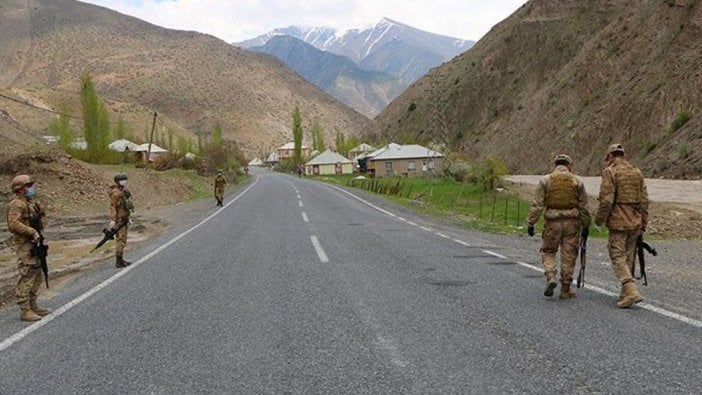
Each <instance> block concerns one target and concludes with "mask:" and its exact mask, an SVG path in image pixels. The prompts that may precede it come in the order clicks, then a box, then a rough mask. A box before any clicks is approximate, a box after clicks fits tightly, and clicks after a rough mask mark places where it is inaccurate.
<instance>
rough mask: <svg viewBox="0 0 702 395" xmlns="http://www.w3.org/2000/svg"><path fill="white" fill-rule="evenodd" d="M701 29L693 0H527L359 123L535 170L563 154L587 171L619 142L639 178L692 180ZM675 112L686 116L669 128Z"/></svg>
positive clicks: (701, 126) (697, 164) (700, 97)
mask: <svg viewBox="0 0 702 395" xmlns="http://www.w3.org/2000/svg"><path fill="white" fill-rule="evenodd" d="M700 36H702V3H701V2H699V1H697V0H665V1H662V0H618V1H611V0H592V1H580V0H564V1H551V0H531V1H529V2H528V3H526V4H525V5H524V6H522V7H521V8H520V9H519V10H517V11H516V12H515V13H514V14H513V15H511V16H510V17H509V18H507V19H506V20H505V21H503V22H502V23H500V24H498V25H497V26H495V27H494V28H493V29H492V30H491V31H490V32H489V33H488V34H487V35H486V36H485V37H484V38H483V39H482V40H480V42H478V43H477V44H476V45H475V46H474V47H473V48H472V49H470V50H469V51H467V52H466V53H464V54H463V55H461V56H459V57H457V58H455V59H454V60H452V61H450V62H448V63H445V64H444V65H442V66H440V67H438V68H436V69H434V70H432V71H431V72H430V73H429V74H428V75H427V76H425V77H424V78H422V79H421V80H419V81H418V82H416V83H415V84H414V85H413V86H412V87H410V88H409V89H408V90H407V91H406V92H405V93H403V94H402V95H401V96H400V97H399V98H398V99H396V100H395V101H394V102H393V103H391V105H390V106H389V107H388V108H387V109H386V110H385V111H384V112H383V113H381V114H380V115H379V116H378V117H377V118H376V119H375V121H374V123H373V124H372V126H371V127H370V128H369V129H368V130H367V132H368V133H369V134H371V135H375V136H384V137H386V139H388V140H393V139H399V140H402V139H419V140H422V141H425V142H426V141H434V142H446V143H448V144H449V145H450V146H453V147H456V148H457V149H460V150H462V151H465V152H466V153H468V154H469V155H470V156H473V157H477V158H484V157H486V156H488V155H498V156H499V157H500V158H502V159H503V160H504V161H505V162H506V163H507V164H508V166H509V167H510V172H512V173H514V174H539V173H543V172H545V171H547V170H548V168H549V167H550V165H551V163H550V161H551V158H553V157H555V155H556V154H557V153H560V152H567V153H569V154H571V155H572V156H573V157H574V160H575V162H576V163H577V164H578V166H579V168H580V169H581V171H582V172H584V173H585V174H589V175H596V174H599V172H600V171H601V166H602V159H603V156H604V155H603V152H604V150H605V149H606V147H607V146H608V145H609V144H610V143H612V142H622V143H623V144H624V145H625V147H627V149H628V152H629V154H630V156H631V157H632V159H633V161H634V162H635V163H637V164H638V165H640V166H641V167H642V168H643V170H644V171H645V172H646V174H647V176H653V177H659V176H666V177H677V178H698V177H700V176H702V132H701V130H702V116H700V114H699V108H700V103H702V91H700V89H699V87H700V86H702V75H701V74H700V66H702V41H700V40H699V37H700ZM676 118H678V119H683V118H689V121H688V122H687V123H686V124H684V126H682V127H680V128H678V129H676V128H675V127H673V123H674V120H676ZM443 124H445V125H446V127H445V128H443V127H442V125H443Z"/></svg>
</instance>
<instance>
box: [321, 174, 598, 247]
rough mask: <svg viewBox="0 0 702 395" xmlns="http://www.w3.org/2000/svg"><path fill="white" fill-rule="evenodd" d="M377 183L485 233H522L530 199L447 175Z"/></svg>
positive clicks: (335, 179) (340, 180) (333, 179)
mask: <svg viewBox="0 0 702 395" xmlns="http://www.w3.org/2000/svg"><path fill="white" fill-rule="evenodd" d="M352 178H353V176H351V175H343V176H325V177H320V178H318V180H320V181H324V182H329V183H334V184H338V185H344V186H348V185H349V181H350V180H351V179H352ZM379 181H380V183H384V184H388V185H392V186H394V185H396V184H397V183H398V181H400V183H401V185H402V190H401V192H400V193H399V194H398V195H389V196H387V199H388V200H390V201H392V202H395V203H397V204H400V205H403V206H406V207H411V208H413V209H414V210H416V211H417V212H419V213H423V214H428V215H432V216H436V217H440V218H446V219H451V220H455V221H458V222H459V223H460V224H461V226H463V227H465V228H468V229H476V230H480V231H484V232H489V233H499V234H525V235H526V224H527V216H528V215H529V210H530V208H531V202H530V201H527V200H524V199H521V198H520V197H519V196H517V195H515V194H512V193H510V192H509V191H507V190H503V191H496V190H495V191H484V190H482V188H481V187H480V186H478V185H476V184H469V183H461V182H457V181H454V180H452V179H447V178H435V179H431V178H424V177H417V178H383V179H379ZM542 230H543V215H542V217H541V219H540V221H539V222H538V223H537V224H536V237H539V235H540V234H541V231H542ZM606 235H607V231H606V228H605V227H601V230H600V231H599V232H597V231H596V230H595V229H594V226H590V237H592V238H603V237H606Z"/></svg>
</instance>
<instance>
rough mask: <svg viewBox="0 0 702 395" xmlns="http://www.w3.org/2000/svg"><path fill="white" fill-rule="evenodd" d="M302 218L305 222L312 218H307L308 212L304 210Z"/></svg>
mask: <svg viewBox="0 0 702 395" xmlns="http://www.w3.org/2000/svg"><path fill="white" fill-rule="evenodd" d="M302 220H303V221H305V222H310V219H309V218H307V213H305V212H304V211H303V212H302Z"/></svg>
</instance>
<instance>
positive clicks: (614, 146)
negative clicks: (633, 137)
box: [607, 143, 624, 154]
mask: <svg viewBox="0 0 702 395" xmlns="http://www.w3.org/2000/svg"><path fill="white" fill-rule="evenodd" d="M615 152H621V153H622V154H623V153H624V147H622V145H621V144H619V143H617V144H612V145H610V146H609V148H608V149H607V154H612V153H615Z"/></svg>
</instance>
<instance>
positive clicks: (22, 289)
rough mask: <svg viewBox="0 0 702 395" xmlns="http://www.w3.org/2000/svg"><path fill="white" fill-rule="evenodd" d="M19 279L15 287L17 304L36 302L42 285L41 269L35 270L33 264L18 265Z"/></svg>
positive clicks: (20, 263)
mask: <svg viewBox="0 0 702 395" xmlns="http://www.w3.org/2000/svg"><path fill="white" fill-rule="evenodd" d="M17 271H18V272H19V278H18V279H17V286H16V287H15V298H16V299H17V304H22V303H26V302H29V301H31V300H36V298H37V292H39V286H40V285H41V276H42V274H41V269H40V268H35V267H34V264H32V263H22V262H21V261H20V262H18V263H17Z"/></svg>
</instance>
